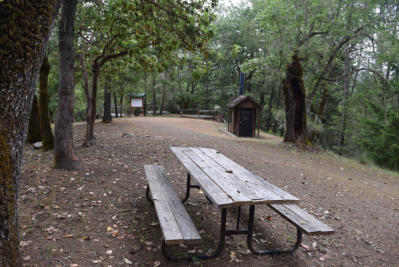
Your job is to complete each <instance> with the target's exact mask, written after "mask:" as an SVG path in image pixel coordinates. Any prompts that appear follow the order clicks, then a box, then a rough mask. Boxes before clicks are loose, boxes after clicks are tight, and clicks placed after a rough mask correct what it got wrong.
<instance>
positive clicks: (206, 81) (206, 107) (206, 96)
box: [205, 72, 209, 110]
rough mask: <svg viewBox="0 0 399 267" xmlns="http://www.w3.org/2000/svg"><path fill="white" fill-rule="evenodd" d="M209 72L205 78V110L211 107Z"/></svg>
mask: <svg viewBox="0 0 399 267" xmlns="http://www.w3.org/2000/svg"><path fill="white" fill-rule="evenodd" d="M208 75H209V74H208V72H207V73H206V77H205V109H206V110H207V109H208V107H209V76H208Z"/></svg>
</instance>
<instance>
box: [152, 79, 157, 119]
mask: <svg viewBox="0 0 399 267" xmlns="http://www.w3.org/2000/svg"><path fill="white" fill-rule="evenodd" d="M155 83H156V80H155V73H154V74H153V76H152V116H155V115H156V112H157V92H156V88H155Z"/></svg>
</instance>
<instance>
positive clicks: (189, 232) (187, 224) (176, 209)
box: [155, 166, 201, 244]
mask: <svg viewBox="0 0 399 267" xmlns="http://www.w3.org/2000/svg"><path fill="white" fill-rule="evenodd" d="M155 167H156V171H157V173H158V174H157V176H158V178H159V180H160V181H161V185H162V187H163V190H164V192H165V193H166V195H167V196H168V204H169V207H171V210H172V212H173V215H174V217H175V219H176V222H177V224H178V226H179V229H180V233H181V234H182V236H183V239H184V243H185V244H193V243H199V242H200V241H201V236H200V234H199V233H198V231H197V228H196V227H195V225H194V224H193V222H192V221H191V217H190V215H189V214H188V213H187V211H186V209H185V208H184V206H183V204H182V202H181V200H180V198H179V197H178V195H177V194H176V191H175V190H174V189H173V185H172V183H171V182H170V181H169V179H168V177H166V175H165V170H164V167H163V166H155Z"/></svg>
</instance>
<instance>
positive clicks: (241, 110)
mask: <svg viewBox="0 0 399 267" xmlns="http://www.w3.org/2000/svg"><path fill="white" fill-rule="evenodd" d="M227 106H228V108H229V122H228V131H229V132H231V133H233V134H234V135H236V136H242V137H244V136H245V137H254V136H255V132H256V129H257V128H259V127H258V125H257V122H258V120H257V116H258V114H259V111H260V109H261V106H260V105H259V104H258V103H257V102H256V101H255V100H254V99H253V98H251V97H249V96H245V95H240V96H239V97H237V98H236V99H234V100H233V101H231V102H230V103H229V104H228V105H227Z"/></svg>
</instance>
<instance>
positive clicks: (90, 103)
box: [83, 63, 100, 147]
mask: <svg viewBox="0 0 399 267" xmlns="http://www.w3.org/2000/svg"><path fill="white" fill-rule="evenodd" d="M99 72H100V68H99V67H98V66H97V64H96V63H95V64H93V66H92V73H93V77H92V85H91V95H90V97H89V98H87V99H86V100H87V107H86V136H85V141H84V142H83V146H85V147H89V146H92V145H95V144H96V136H95V135H94V123H95V122H96V115H97V81H98V75H99Z"/></svg>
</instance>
